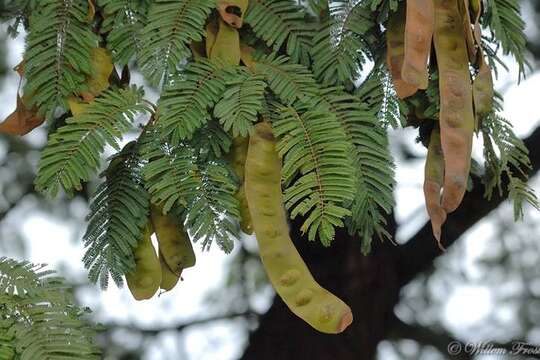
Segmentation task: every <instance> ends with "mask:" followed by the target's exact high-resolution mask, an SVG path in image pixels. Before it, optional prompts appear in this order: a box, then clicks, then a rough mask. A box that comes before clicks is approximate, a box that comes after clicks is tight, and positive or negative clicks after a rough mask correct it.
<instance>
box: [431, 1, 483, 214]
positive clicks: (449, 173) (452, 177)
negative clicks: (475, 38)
mask: <svg viewBox="0 0 540 360" xmlns="http://www.w3.org/2000/svg"><path fill="white" fill-rule="evenodd" d="M462 25H463V21H462V18H461V14H460V12H459V9H458V2H457V0H435V33H434V37H433V40H434V43H435V52H436V54H437V64H438V68H439V93H440V98H441V104H440V115H439V122H440V129H441V144H442V149H443V153H444V161H445V167H444V168H445V174H444V186H443V196H442V206H443V208H444V209H445V210H446V212H447V213H449V212H452V211H454V210H455V209H456V208H457V207H458V206H459V204H460V203H461V200H462V199H463V196H464V194H465V190H466V185H467V179H468V175H469V169H470V164H471V150H472V137H473V132H474V128H475V121H474V112H473V106H472V103H473V100H472V85H471V79H470V74H469V57H468V53H467V44H466V43H465V37H464V36H463V26H462Z"/></svg>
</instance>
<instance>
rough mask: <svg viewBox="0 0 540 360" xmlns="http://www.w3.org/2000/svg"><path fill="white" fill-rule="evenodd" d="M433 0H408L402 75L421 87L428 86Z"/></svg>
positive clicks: (405, 79) (408, 81)
mask: <svg viewBox="0 0 540 360" xmlns="http://www.w3.org/2000/svg"><path fill="white" fill-rule="evenodd" d="M434 16H435V14H434V8H433V0H407V19H406V24H405V45H404V46H405V51H404V60H403V66H402V69H401V77H402V78H403V80H404V81H406V82H407V83H409V84H411V85H413V86H415V87H417V88H419V89H427V86H428V60H429V54H430V53H431V39H432V38H433V27H434V22H435V20H434Z"/></svg>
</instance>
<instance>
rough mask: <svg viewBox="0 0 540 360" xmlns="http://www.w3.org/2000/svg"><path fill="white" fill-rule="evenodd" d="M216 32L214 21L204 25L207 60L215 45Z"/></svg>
mask: <svg viewBox="0 0 540 360" xmlns="http://www.w3.org/2000/svg"><path fill="white" fill-rule="evenodd" d="M217 32H218V27H217V24H216V23H215V22H214V21H210V22H209V23H208V25H206V40H205V46H206V57H208V58H210V54H212V48H213V47H214V44H215V43H216V35H217Z"/></svg>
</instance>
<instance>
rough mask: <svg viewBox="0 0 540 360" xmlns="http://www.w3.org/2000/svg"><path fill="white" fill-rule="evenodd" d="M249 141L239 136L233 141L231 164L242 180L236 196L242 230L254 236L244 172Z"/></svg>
mask: <svg viewBox="0 0 540 360" xmlns="http://www.w3.org/2000/svg"><path fill="white" fill-rule="evenodd" d="M248 145H249V139H248V138H247V137H242V136H238V137H235V138H234V139H233V143H232V150H231V153H230V157H231V164H232V167H233V169H234V172H235V173H236V175H237V176H238V179H239V180H240V187H239V188H238V191H237V192H236V194H235V197H236V198H237V199H238V202H239V205H240V228H241V229H242V231H243V232H245V233H246V234H249V235H251V234H253V224H252V223H251V215H250V213H249V208H248V203H247V199H246V192H245V186H244V181H245V179H244V172H245V168H246V166H245V165H246V157H247V152H248Z"/></svg>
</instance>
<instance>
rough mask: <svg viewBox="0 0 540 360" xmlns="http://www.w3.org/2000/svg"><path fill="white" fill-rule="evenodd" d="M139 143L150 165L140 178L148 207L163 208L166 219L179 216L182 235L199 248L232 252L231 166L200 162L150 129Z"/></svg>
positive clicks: (236, 216) (186, 148)
mask: <svg viewBox="0 0 540 360" xmlns="http://www.w3.org/2000/svg"><path fill="white" fill-rule="evenodd" d="M142 142H143V155H144V157H145V159H146V160H147V162H148V163H147V164H146V165H145V167H144V169H143V174H144V179H145V182H146V186H147V189H148V192H149V193H150V195H151V199H152V203H154V204H156V205H159V206H162V208H163V211H164V213H168V212H170V211H172V210H175V211H178V210H182V211H183V216H184V218H185V228H186V230H187V231H188V232H189V233H190V235H191V236H192V237H193V238H194V240H195V241H198V240H202V241H203V243H202V245H203V248H209V247H210V245H211V243H212V242H214V241H215V242H217V244H218V246H219V247H220V248H221V249H223V250H224V251H225V252H230V251H231V250H232V248H233V242H232V238H234V237H236V236H237V234H238V226H237V220H238V219H239V217H240V213H239V209H238V200H237V199H236V198H235V197H234V194H235V193H236V191H237V184H236V181H235V180H234V177H233V175H232V170H231V169H230V168H229V166H228V165H226V163H225V162H224V161H218V160H214V161H211V162H207V161H200V159H198V154H197V152H196V151H195V148H194V147H193V146H190V145H189V144H187V143H180V144H178V145H175V146H170V145H169V144H167V143H165V142H163V138H162V137H161V136H160V133H159V131H157V130H155V129H152V128H150V129H149V130H148V131H147V132H146V134H145V137H144V139H143V140H142Z"/></svg>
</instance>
